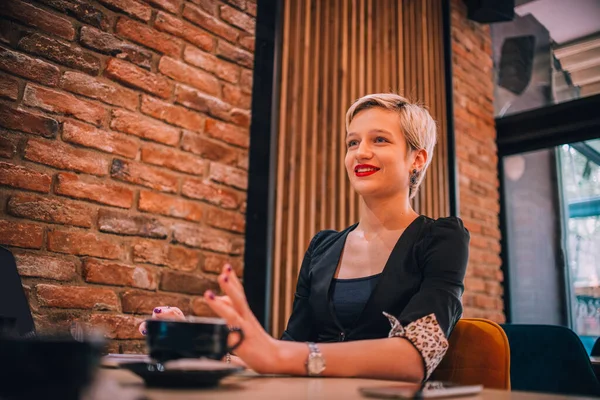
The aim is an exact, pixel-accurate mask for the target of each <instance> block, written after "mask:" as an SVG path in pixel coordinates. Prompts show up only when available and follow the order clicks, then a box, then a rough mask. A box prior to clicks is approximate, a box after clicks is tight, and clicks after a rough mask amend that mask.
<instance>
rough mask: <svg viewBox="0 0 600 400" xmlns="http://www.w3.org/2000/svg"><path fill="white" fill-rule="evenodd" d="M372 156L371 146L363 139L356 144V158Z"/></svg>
mask: <svg viewBox="0 0 600 400" xmlns="http://www.w3.org/2000/svg"><path fill="white" fill-rule="evenodd" d="M372 156H373V151H372V149H371V146H370V145H369V144H368V143H367V142H366V141H365V140H363V141H362V142H361V143H360V144H359V145H358V149H357V150H356V158H357V159H358V160H361V159H369V158H371V157H372Z"/></svg>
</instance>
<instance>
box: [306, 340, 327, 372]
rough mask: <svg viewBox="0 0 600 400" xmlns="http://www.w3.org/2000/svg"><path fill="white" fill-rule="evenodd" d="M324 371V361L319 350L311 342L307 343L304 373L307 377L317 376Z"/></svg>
mask: <svg viewBox="0 0 600 400" xmlns="http://www.w3.org/2000/svg"><path fill="white" fill-rule="evenodd" d="M323 371H325V359H324V358H323V355H322V354H321V351H320V350H319V347H318V346H317V345H316V344H315V343H312V342H308V359H307V360H306V373H307V374H308V376H319V375H321V373H322V372H323Z"/></svg>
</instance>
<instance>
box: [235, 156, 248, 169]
mask: <svg viewBox="0 0 600 400" xmlns="http://www.w3.org/2000/svg"><path fill="white" fill-rule="evenodd" d="M249 162H250V160H249V157H248V153H247V152H240V154H239V157H238V161H237V164H236V165H237V166H238V167H239V168H241V169H245V170H246V171H248V168H249V165H248V163H249Z"/></svg>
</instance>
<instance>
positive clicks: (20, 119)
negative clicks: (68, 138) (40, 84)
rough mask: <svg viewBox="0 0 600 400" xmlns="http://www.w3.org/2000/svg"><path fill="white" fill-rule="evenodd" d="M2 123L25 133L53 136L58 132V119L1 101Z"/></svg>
mask: <svg viewBox="0 0 600 400" xmlns="http://www.w3.org/2000/svg"><path fill="white" fill-rule="evenodd" d="M0 125H1V126H4V127H5V128H8V129H14V130H16V131H21V132H25V133H31V134H34V135H40V136H43V137H46V138H53V137H55V136H56V132H58V121H57V120H55V119H53V118H49V117H46V116H43V115H39V114H35V113H32V112H30V111H26V110H22V109H18V108H11V107H10V106H7V105H5V104H2V103H0Z"/></svg>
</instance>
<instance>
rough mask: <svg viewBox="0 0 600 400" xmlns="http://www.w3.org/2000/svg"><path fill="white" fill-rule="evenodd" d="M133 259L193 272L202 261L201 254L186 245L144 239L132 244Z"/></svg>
mask: <svg viewBox="0 0 600 400" xmlns="http://www.w3.org/2000/svg"><path fill="white" fill-rule="evenodd" d="M133 261H134V262H141V263H148V264H155V265H165V266H168V267H170V268H171V269H175V270H179V271H185V272H193V271H195V270H196V269H197V268H198V265H199V264H201V263H202V255H201V254H200V252H198V251H197V250H192V249H188V248H186V247H182V246H172V245H167V244H166V243H164V242H158V241H150V240H145V241H140V242H138V243H136V244H135V245H134V246H133Z"/></svg>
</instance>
